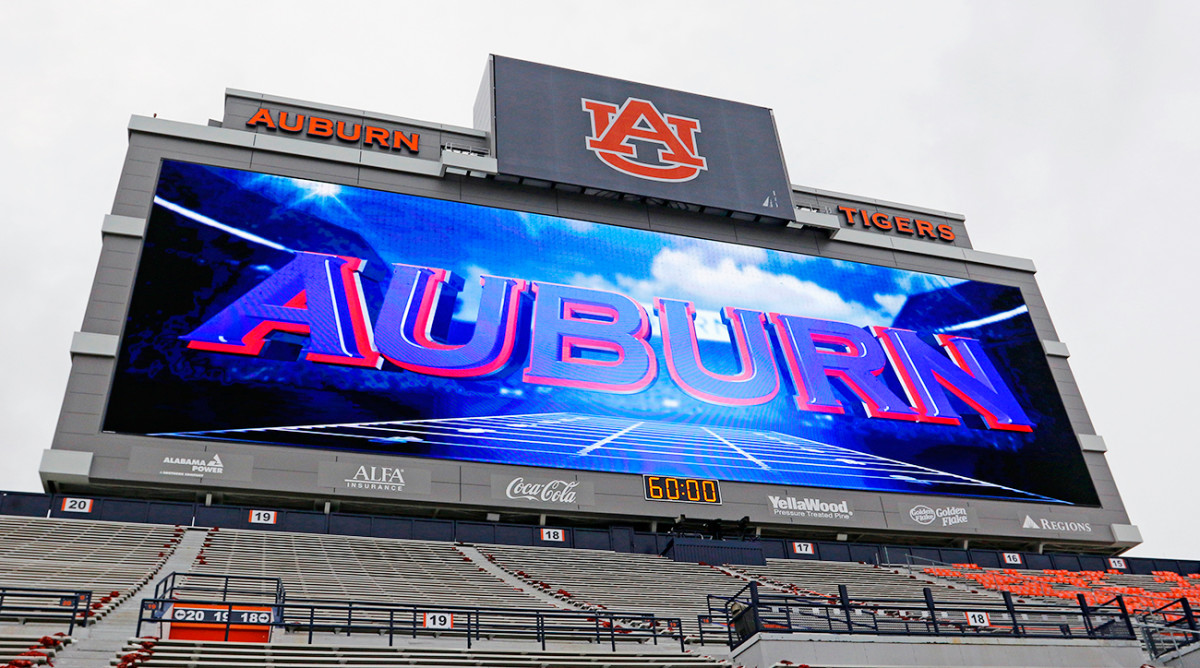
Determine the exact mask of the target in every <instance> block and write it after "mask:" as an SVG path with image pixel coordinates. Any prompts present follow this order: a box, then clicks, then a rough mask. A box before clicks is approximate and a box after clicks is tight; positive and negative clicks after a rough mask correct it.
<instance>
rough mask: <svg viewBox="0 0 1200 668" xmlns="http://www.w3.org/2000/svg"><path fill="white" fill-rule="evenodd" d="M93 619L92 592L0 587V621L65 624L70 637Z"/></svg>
mask: <svg viewBox="0 0 1200 668" xmlns="http://www.w3.org/2000/svg"><path fill="white" fill-rule="evenodd" d="M91 617H92V592H90V591H84V590H79V589H44V588H25V587H0V619H6V620H17V621H37V622H43V623H55V622H63V623H65V624H66V625H67V635H70V634H72V633H74V632H75V625H76V624H78V625H80V626H86V625H87V623H88V621H89V620H90V619H91Z"/></svg>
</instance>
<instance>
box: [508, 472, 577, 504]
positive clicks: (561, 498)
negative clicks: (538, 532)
mask: <svg viewBox="0 0 1200 668" xmlns="http://www.w3.org/2000/svg"><path fill="white" fill-rule="evenodd" d="M578 486H579V481H577V480H576V481H570V482H568V481H566V480H550V481H548V482H526V481H525V478H513V479H512V480H511V481H509V483H508V487H506V488H505V490H504V493H505V494H506V495H507V496H508V498H510V499H526V500H529V501H549V502H552V503H575V488H576V487H578Z"/></svg>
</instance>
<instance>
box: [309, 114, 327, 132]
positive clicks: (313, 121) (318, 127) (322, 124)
mask: <svg viewBox="0 0 1200 668" xmlns="http://www.w3.org/2000/svg"><path fill="white" fill-rule="evenodd" d="M308 134H310V135H312V136H314V137H332V136H333V121H331V120H329V119H328V118H320V117H318V116H309V117H308Z"/></svg>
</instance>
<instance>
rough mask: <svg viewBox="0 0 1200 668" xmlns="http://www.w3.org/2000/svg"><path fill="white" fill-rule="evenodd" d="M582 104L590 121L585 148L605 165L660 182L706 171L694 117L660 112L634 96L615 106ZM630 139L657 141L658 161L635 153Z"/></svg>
mask: <svg viewBox="0 0 1200 668" xmlns="http://www.w3.org/2000/svg"><path fill="white" fill-rule="evenodd" d="M582 102H583V110H584V111H586V112H587V113H588V114H589V115H590V116H591V121H592V135H591V136H590V137H588V138H587V143H586V145H587V149H588V150H589V151H592V152H593V153H595V154H596V157H597V158H600V160H601V162H603V163H604V164H606V165H608V166H609V167H612V168H613V169H615V170H617V171H619V172H622V173H624V174H628V175H629V176H635V177H637V178H639V179H647V180H650V181H665V182H683V181H691V180H692V179H694V178H696V177H697V176H699V174H700V172H701V171H704V170H707V169H708V161H707V160H706V159H705V158H704V157H702V156H701V155H700V154H699V153H697V152H696V134H697V133H699V132H700V121H699V120H697V119H695V118H686V117H684V116H673V115H671V114H662V113H660V112H659V111H658V108H656V107H655V106H654V103H653V102H651V101H649V100H641V99H638V98H635V97H631V98H628V99H627V100H625V102H624V104H622V105H621V106H619V107H618V106H617V105H615V104H611V103H609V102H601V101H599V100H589V99H587V98H582ZM634 139H640V140H644V141H648V142H654V143H657V144H661V145H662V148H660V149H659V150H658V155H657V156H656V158H657V160H653V161H646V157H647V156H639V155H638V150H637V145H635V144H633V143H631V141H630V140H634Z"/></svg>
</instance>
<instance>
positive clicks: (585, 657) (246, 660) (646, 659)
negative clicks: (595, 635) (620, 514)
mask: <svg viewBox="0 0 1200 668" xmlns="http://www.w3.org/2000/svg"><path fill="white" fill-rule="evenodd" d="M127 657H128V658H127ZM135 659H136V661H135ZM123 660H124V661H126V663H124V664H123V663H122V661H123ZM112 665H114V666H120V667H121V668H125V667H126V666H129V665H137V666H140V667H141V668H218V667H219V668H260V667H265V666H271V665H276V666H278V665H286V666H293V667H295V668H309V667H311V668H324V667H326V666H328V667H330V668H334V667H340V666H446V667H451V666H476V667H478V668H550V667H553V668H605V667H610V666H611V667H612V668H720V667H722V666H724V667H728V666H730V665H731V664H729V663H728V662H725V661H720V660H717V659H713V658H711V657H707V656H702V655H698V654H688V653H680V652H667V651H658V652H652V651H637V652H630V651H621V652H615V653H614V652H604V651H599V652H597V651H588V650H585V649H581V648H575V647H572V648H568V649H562V650H559V651H555V650H549V651H537V650H532V649H513V650H477V649H476V650H466V649H455V648H447V647H422V648H389V647H366V646H361V645H352V646H322V645H305V646H297V645H283V644H262V645H260V644H245V643H241V644H229V643H204V642H181V641H157V642H143V641H130V642H129V644H128V645H127V646H126V647H125V649H124V650H123V651H122V652H121V654H120V655H119V656H118V657H117V658H114V659H113V660H112Z"/></svg>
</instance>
